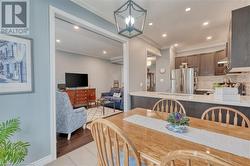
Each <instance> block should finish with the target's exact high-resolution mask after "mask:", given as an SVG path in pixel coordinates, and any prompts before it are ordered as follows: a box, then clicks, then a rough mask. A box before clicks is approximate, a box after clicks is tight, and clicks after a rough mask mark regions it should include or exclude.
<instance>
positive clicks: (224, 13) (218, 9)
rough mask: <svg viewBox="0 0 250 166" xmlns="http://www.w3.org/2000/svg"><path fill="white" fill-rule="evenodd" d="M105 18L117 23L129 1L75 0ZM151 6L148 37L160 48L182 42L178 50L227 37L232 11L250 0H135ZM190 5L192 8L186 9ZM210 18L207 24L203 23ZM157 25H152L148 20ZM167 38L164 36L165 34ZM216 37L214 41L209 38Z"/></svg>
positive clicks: (217, 41)
mask: <svg viewBox="0 0 250 166" xmlns="http://www.w3.org/2000/svg"><path fill="white" fill-rule="evenodd" d="M72 1H74V2H76V3H78V4H79V5H81V6H83V7H85V8H87V9H88V10H90V11H92V12H94V13H95V14H97V15H99V16H101V17H103V18H104V19H106V20H108V21H110V22H112V23H114V18H113V11H114V10H116V9H117V8H119V7H120V6H121V5H122V4H123V3H125V2H126V0H105V3H104V2H103V0H72ZM134 1H135V2H136V3H137V4H139V5H141V6H142V7H143V8H145V9H147V11H148V13H147V20H146V25H145V29H144V35H143V36H144V37H145V38H147V39H148V38H149V39H151V40H152V41H153V42H155V43H156V44H157V45H158V46H159V48H165V47H170V46H171V45H174V44H175V43H178V47H177V50H185V49H188V48H190V47H194V46H203V45H211V44H215V43H222V42H225V41H226V39H227V34H228V29H229V22H230V15H231V14H230V13H231V11H232V10H233V9H237V8H240V7H243V6H246V5H249V4H250V0H134ZM187 7H190V8H191V11H189V12H186V11H185V9H186V8H187ZM206 21H208V22H209V24H208V25H207V26H205V27H204V26H203V25H202V24H203V22H206ZM150 22H152V23H153V25H152V26H149V25H148V23H150ZM163 33H166V34H167V37H165V38H163V37H162V34H163ZM208 36H212V39H211V40H207V39H206V37H208Z"/></svg>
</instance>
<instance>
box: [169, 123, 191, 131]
mask: <svg viewBox="0 0 250 166" xmlns="http://www.w3.org/2000/svg"><path fill="white" fill-rule="evenodd" d="M166 128H167V129H168V130H170V131H173V132H175V133H186V132H187V131H188V128H187V126H185V125H174V124H170V123H169V124H167V125H166Z"/></svg>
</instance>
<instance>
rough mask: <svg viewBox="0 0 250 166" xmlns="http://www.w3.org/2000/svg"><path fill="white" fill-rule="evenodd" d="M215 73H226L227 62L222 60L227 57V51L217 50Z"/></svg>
mask: <svg viewBox="0 0 250 166" xmlns="http://www.w3.org/2000/svg"><path fill="white" fill-rule="evenodd" d="M214 58H215V75H225V71H226V66H225V63H219V62H222V61H223V60H224V59H225V58H226V51H225V50H222V51H217V52H216V53H215V57H214Z"/></svg>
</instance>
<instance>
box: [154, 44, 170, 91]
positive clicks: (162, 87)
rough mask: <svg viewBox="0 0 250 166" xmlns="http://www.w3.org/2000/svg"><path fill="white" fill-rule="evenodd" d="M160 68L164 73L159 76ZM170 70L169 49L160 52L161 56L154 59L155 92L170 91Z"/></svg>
mask: <svg viewBox="0 0 250 166" xmlns="http://www.w3.org/2000/svg"><path fill="white" fill-rule="evenodd" d="M161 68H164V69H165V70H166V72H165V73H163V74H161V73H160V69H161ZM170 68H171V65H170V49H164V50H162V51H161V56H160V57H157V58H156V91H158V92H168V91H170Z"/></svg>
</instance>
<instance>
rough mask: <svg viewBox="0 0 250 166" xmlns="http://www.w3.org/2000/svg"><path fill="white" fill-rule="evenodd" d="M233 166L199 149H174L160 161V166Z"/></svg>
mask: <svg viewBox="0 0 250 166" xmlns="http://www.w3.org/2000/svg"><path fill="white" fill-rule="evenodd" d="M182 165H185V166H192V165H199V166H202V165H204V166H205V165H206V166H235V164H233V163H232V162H229V161H226V160H224V159H222V158H220V157H217V156H214V155H210V154H207V153H205V152H201V151H193V150H176V151H172V152H169V153H168V154H167V155H166V156H165V157H164V158H163V160H162V161H161V166H182Z"/></svg>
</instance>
